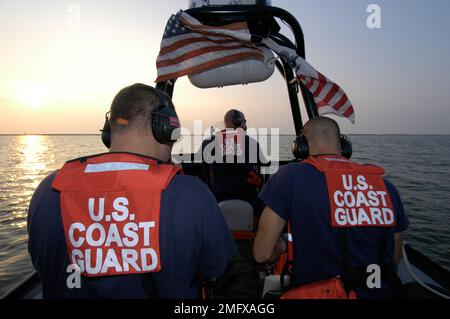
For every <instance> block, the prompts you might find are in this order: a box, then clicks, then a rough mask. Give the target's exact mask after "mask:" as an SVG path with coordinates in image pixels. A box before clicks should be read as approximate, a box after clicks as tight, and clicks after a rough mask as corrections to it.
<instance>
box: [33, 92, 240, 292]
mask: <svg viewBox="0 0 450 319" xmlns="http://www.w3.org/2000/svg"><path fill="white" fill-rule="evenodd" d="M177 128H179V120H178V117H177V115H176V112H175V107H174V106H173V104H172V102H171V100H170V99H169V97H168V96H167V95H166V94H164V93H162V92H160V91H158V90H156V89H154V88H152V87H149V86H146V85H143V84H135V85H133V86H130V87H127V88H125V89H123V90H121V91H120V92H119V93H118V94H117V96H116V97H115V99H114V101H113V102H112V106H111V112H110V117H109V118H108V117H107V118H106V121H105V128H104V130H103V134H102V138H103V141H104V143H105V145H106V146H107V147H108V148H110V152H109V153H106V154H101V155H95V156H88V157H84V158H81V159H77V160H73V161H70V162H68V163H66V164H65V165H64V166H63V167H62V169H61V170H59V171H58V172H55V173H53V174H51V175H50V176H48V177H47V178H46V179H45V180H44V181H43V182H42V183H41V184H40V185H39V187H38V188H37V190H36V192H35V194H34V196H33V198H32V201H31V204H30V209H29V215H28V231H29V246H28V250H29V253H30V255H31V259H32V262H33V265H34V267H35V268H36V269H37V271H38V273H39V277H40V279H41V283H42V291H43V297H44V298H51V299H72V298H76V299H78V298H82V299H91V298H101V299H110V298H111V299H144V298H160V299H194V298H198V297H199V296H198V288H199V287H198V280H196V278H197V276H198V275H199V274H201V275H203V276H204V277H206V278H214V277H219V276H221V275H222V274H223V273H224V271H225V269H226V267H227V266H228V263H229V260H230V259H231V258H232V257H233V256H234V255H235V251H236V248H235V244H234V242H233V240H232V237H231V235H230V232H229V230H228V228H227V226H226V224H225V221H224V219H223V217H222V214H221V212H220V211H219V208H218V206H217V203H216V200H215V198H214V196H213V195H212V194H211V192H210V191H209V190H208V189H207V187H206V186H205V185H204V184H203V183H202V182H200V181H199V180H198V179H196V178H193V177H190V176H185V175H182V174H180V169H179V168H177V167H175V166H174V165H172V164H170V163H169V161H170V158H171V150H172V145H173V143H174V138H173V136H174V134H173V133H174V131H175V130H176V129H177ZM75 269H77V270H78V271H79V272H81V276H79V277H78V278H79V280H80V282H79V285H78V286H76V280H73V282H72V281H71V278H72V279H73V278H74V277H73V276H72V275H74V274H76V272H74V270H75ZM71 282H72V284H74V286H70V285H69V283H71Z"/></svg>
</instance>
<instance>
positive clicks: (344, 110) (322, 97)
mask: <svg viewBox="0 0 450 319" xmlns="http://www.w3.org/2000/svg"><path fill="white" fill-rule="evenodd" d="M263 43H264V44H265V45H266V46H267V47H268V48H270V49H271V50H273V51H275V52H276V53H277V54H278V55H280V56H284V57H285V58H287V59H288V60H289V61H290V64H291V67H292V68H293V69H294V71H295V73H296V75H297V79H298V80H299V81H300V82H301V83H303V84H304V85H305V87H306V88H307V89H308V90H309V91H310V92H311V93H312V95H313V97H314V101H315V102H316V104H317V109H318V112H319V115H326V114H334V115H337V116H341V117H345V118H347V119H349V120H350V121H351V122H352V123H353V124H355V110H354V108H353V105H352V102H351V101H350V99H349V98H348V96H347V94H345V92H344V90H343V89H341V87H340V86H339V85H337V84H336V83H334V82H333V81H331V80H330V79H328V78H327V77H326V76H325V75H323V74H322V73H320V72H319V71H317V70H316V69H314V68H313V67H312V66H311V65H310V64H309V63H308V62H307V61H306V60H305V59H303V58H302V57H300V56H299V55H298V54H297V52H295V50H292V49H290V48H287V47H284V46H281V45H279V44H278V43H276V42H275V41H273V40H272V39H265V40H263Z"/></svg>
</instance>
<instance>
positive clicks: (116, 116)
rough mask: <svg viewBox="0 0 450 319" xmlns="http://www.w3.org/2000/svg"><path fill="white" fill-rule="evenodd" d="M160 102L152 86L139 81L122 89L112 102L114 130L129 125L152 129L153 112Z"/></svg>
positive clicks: (112, 124)
mask: <svg viewBox="0 0 450 319" xmlns="http://www.w3.org/2000/svg"><path fill="white" fill-rule="evenodd" d="M158 103H159V96H158V94H157V93H156V90H155V89H154V88H153V87H151V86H148V85H145V84H141V83H137V84H134V85H131V86H128V87H126V88H124V89H122V90H121V91H120V92H119V93H118V94H117V95H116V97H115V98H114V100H113V102H112V104H111V116H110V121H111V128H112V130H113V131H117V130H123V129H126V128H127V127H136V128H140V129H146V128H147V129H149V130H151V113H152V111H153V110H154V109H155V108H156V106H157V105H158ZM125 123H126V124H125Z"/></svg>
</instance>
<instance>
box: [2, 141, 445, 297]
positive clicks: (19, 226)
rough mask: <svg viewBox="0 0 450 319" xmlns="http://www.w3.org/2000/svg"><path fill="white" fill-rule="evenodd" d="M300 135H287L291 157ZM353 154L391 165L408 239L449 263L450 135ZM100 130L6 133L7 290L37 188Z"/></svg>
mask: <svg viewBox="0 0 450 319" xmlns="http://www.w3.org/2000/svg"><path fill="white" fill-rule="evenodd" d="M292 140H293V137H289V136H282V137H281V139H280V155H281V158H282V159H286V160H287V159H290V158H291V154H290V144H291V142H292ZM352 140H353V143H354V148H355V154H354V159H355V160H357V161H360V162H372V163H373V164H378V165H381V166H383V167H385V168H386V171H387V173H388V178H389V179H391V181H392V182H393V183H394V184H395V185H396V186H397V188H398V189H399V190H400V194H401V196H402V198H403V202H404V205H405V210H406V212H407V214H408V216H409V218H410V222H411V227H410V230H409V231H408V233H407V236H406V240H407V241H408V242H409V243H410V244H412V245H413V246H414V247H416V248H417V249H419V250H420V251H421V252H422V253H424V254H425V255H427V256H428V257H430V258H431V259H432V260H434V261H436V262H438V263H439V264H441V265H443V266H444V267H446V268H447V269H450V218H449V217H450V212H449V210H450V136H362V135H360V136H352ZM104 150H105V148H104V147H103V145H102V144H101V141H100V138H99V137H98V136H0V295H1V294H3V293H4V292H6V291H8V289H10V288H11V287H13V286H14V285H15V284H17V283H18V281H20V280H21V279H22V278H24V277H25V276H26V275H27V274H29V273H30V272H31V271H32V270H33V268H32V265H31V262H30V259H29V256H28V252H27V228H26V218H27V209H28V204H29V201H30V198H31V196H32V195H33V191H34V190H35V188H36V187H37V186H38V185H39V182H40V181H41V180H42V179H43V178H44V177H45V176H47V175H48V174H49V173H50V172H52V171H54V170H55V169H58V168H59V167H60V166H61V165H62V164H63V163H64V162H65V161H67V160H69V159H73V158H77V157H80V156H83V155H87V154H95V153H101V152H104Z"/></svg>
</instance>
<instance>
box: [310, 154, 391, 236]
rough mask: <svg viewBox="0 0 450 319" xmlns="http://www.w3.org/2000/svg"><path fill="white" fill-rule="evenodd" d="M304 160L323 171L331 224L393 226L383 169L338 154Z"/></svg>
mask: <svg viewBox="0 0 450 319" xmlns="http://www.w3.org/2000/svg"><path fill="white" fill-rule="evenodd" d="M304 162H305V163H308V164H310V165H312V166H314V167H315V168H316V169H318V170H319V171H321V172H323V173H324V174H325V178H326V182H327V188H328V194H329V199H330V208H331V225H332V226H333V227H393V226H395V225H396V220H395V214H394V209H393V206H392V202H391V198H390V196H389V192H388V190H387V188H386V185H385V183H384V180H383V175H384V169H382V168H381V167H378V166H374V165H360V164H356V163H354V162H351V161H349V160H347V159H344V158H342V157H339V156H334V157H333V156H324V157H309V158H308V159H307V160H306V161H304Z"/></svg>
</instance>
